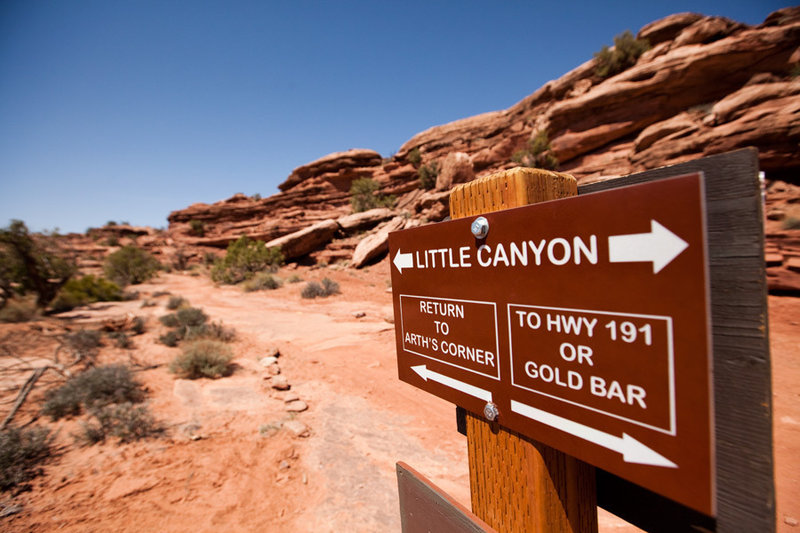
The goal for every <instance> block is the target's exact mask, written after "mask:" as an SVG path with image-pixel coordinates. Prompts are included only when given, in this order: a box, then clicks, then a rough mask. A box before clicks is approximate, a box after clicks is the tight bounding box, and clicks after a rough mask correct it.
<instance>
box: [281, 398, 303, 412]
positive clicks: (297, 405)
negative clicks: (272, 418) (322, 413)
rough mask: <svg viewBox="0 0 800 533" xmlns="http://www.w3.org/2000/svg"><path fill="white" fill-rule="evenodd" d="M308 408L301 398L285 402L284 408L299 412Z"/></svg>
mask: <svg viewBox="0 0 800 533" xmlns="http://www.w3.org/2000/svg"><path fill="white" fill-rule="evenodd" d="M306 409H308V404H306V402H304V401H303V400H295V401H293V402H289V403H287V404H286V410H287V411H289V412H290V413H300V412H303V411H305V410H306Z"/></svg>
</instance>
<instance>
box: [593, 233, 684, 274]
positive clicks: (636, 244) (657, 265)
mask: <svg viewBox="0 0 800 533" xmlns="http://www.w3.org/2000/svg"><path fill="white" fill-rule="evenodd" d="M688 246H689V244H688V243H687V242H686V241H684V240H683V239H681V238H680V237H678V236H677V235H675V234H674V233H672V232H671V231H670V230H668V229H667V228H665V227H664V226H662V225H661V224H659V223H658V222H657V221H656V220H650V233H632V234H630V235H611V236H610V237H609V238H608V260H609V261H610V262H611V263H635V262H639V261H652V262H653V274H658V273H659V272H660V271H661V269H662V268H664V267H665V266H667V265H668V264H669V263H670V261H672V260H673V259H675V258H676V257H678V256H679V255H680V254H681V252H683V251H684V250H685V249H686V248H687V247H688Z"/></svg>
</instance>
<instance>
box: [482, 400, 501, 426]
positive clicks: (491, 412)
mask: <svg viewBox="0 0 800 533" xmlns="http://www.w3.org/2000/svg"><path fill="white" fill-rule="evenodd" d="M483 416H485V417H486V420H488V421H489V422H494V421H495V420H497V417H498V416H500V411H498V410H497V406H496V405H495V404H493V403H492V402H489V403H487V404H486V406H485V407H484V408H483Z"/></svg>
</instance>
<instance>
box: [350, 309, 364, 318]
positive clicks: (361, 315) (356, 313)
mask: <svg viewBox="0 0 800 533" xmlns="http://www.w3.org/2000/svg"><path fill="white" fill-rule="evenodd" d="M365 316H367V313H365V312H364V311H356V312H355V313H353V317H355V318H364V317H365Z"/></svg>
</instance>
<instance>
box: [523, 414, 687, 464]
mask: <svg viewBox="0 0 800 533" xmlns="http://www.w3.org/2000/svg"><path fill="white" fill-rule="evenodd" d="M511 410H512V411H514V412H515V413H518V414H520V415H522V416H524V417H527V418H530V419H531V420H536V421H537V422H541V423H542V424H546V425H548V426H550V427H554V428H556V429H559V430H561V431H564V432H566V433H569V434H570V435H575V436H576V437H579V438H581V439H583V440H588V441H589V442H593V443H595V444H597V445H598V446H602V447H603V448H608V449H609V450H612V451H615V452H618V453H621V454H622V458H623V459H624V460H625V462H626V463H637V464H642V465H651V466H664V467H667V468H678V465H676V464H675V463H673V462H672V461H670V460H669V459H667V458H666V457H664V456H663V455H661V454H660V453H658V452H657V451H655V450H653V449H651V448H648V447H647V446H645V445H644V444H642V443H641V442H639V441H638V440H636V439H634V438H633V437H631V436H630V435H628V434H627V433H623V434H622V437H617V436H616V435H612V434H610V433H606V432H604V431H600V430H599V429H595V428H593V427H589V426H585V425H583V424H579V423H578V422H575V421H573V420H569V419H567V418H562V417H560V416H558V415H554V414H553V413H548V412H547V411H542V410H541V409H536V408H535V407H531V406H530V405H526V404H524V403H520V402H517V401H514V400H511Z"/></svg>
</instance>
